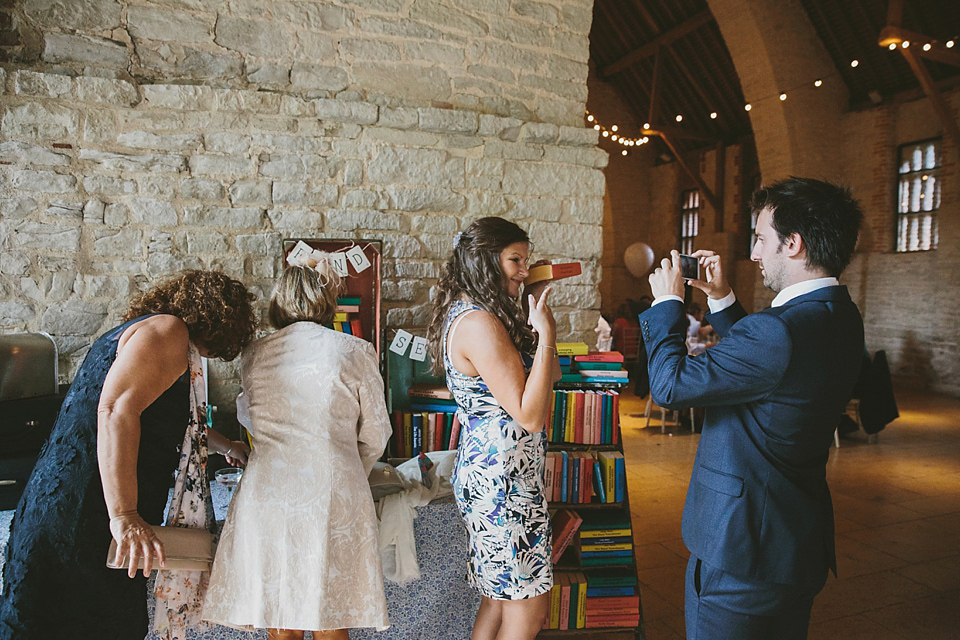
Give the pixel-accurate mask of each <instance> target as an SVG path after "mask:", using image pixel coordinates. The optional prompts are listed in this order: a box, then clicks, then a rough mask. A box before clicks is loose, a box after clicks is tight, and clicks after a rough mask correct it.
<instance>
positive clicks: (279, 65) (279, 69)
mask: <svg viewBox="0 0 960 640" xmlns="http://www.w3.org/2000/svg"><path fill="white" fill-rule="evenodd" d="M246 68H247V82H249V83H251V84H256V85H260V86H261V87H270V88H277V89H279V88H281V87H285V86H286V85H287V84H289V82H290V63H289V62H255V61H253V60H250V61H248V62H247V66H246ZM287 97H288V96H284V99H286V98H287Z"/></svg>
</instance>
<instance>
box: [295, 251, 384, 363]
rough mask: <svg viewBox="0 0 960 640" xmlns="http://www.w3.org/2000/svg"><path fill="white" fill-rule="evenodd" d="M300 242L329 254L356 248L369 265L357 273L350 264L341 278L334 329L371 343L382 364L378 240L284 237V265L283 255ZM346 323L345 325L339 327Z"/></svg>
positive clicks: (380, 264)
mask: <svg viewBox="0 0 960 640" xmlns="http://www.w3.org/2000/svg"><path fill="white" fill-rule="evenodd" d="M301 241H302V242H304V243H306V244H307V245H309V246H310V247H311V248H312V249H318V250H320V251H326V252H329V253H335V252H338V251H339V252H347V251H350V250H355V249H354V248H359V249H360V250H361V251H362V252H363V255H364V256H366V259H367V261H369V263H370V266H369V267H367V268H366V269H364V270H363V271H359V272H358V271H357V270H356V268H355V267H354V264H353V263H352V262H351V263H350V264H349V265H348V266H347V273H348V275H347V277H345V278H343V284H344V289H343V291H342V292H341V294H340V298H339V302H338V305H337V313H338V317H337V319H336V320H335V322H334V325H335V328H336V329H337V330H338V331H343V332H344V333H350V334H352V335H359V336H360V337H361V338H363V339H364V340H368V341H369V342H372V343H373V347H374V349H376V351H377V355H378V356H379V357H380V360H381V362H382V361H383V323H382V322H381V320H380V316H381V313H380V280H381V277H382V276H381V267H382V262H383V261H382V255H383V243H382V242H381V241H380V240H327V239H319V238H286V239H284V241H283V258H284V264H286V257H287V254H289V253H290V251H291V250H292V249H293V248H294V247H295V246H296V245H297V243H298V242H301ZM344 324H346V325H347V326H346V327H345V326H343V325H344Z"/></svg>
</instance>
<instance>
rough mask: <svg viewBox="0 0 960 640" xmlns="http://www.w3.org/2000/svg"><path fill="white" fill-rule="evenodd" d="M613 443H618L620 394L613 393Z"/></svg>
mask: <svg viewBox="0 0 960 640" xmlns="http://www.w3.org/2000/svg"><path fill="white" fill-rule="evenodd" d="M612 413H613V416H612V418H613V444H620V394H619V393H615V394H613V412H612Z"/></svg>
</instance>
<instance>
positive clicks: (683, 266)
mask: <svg viewBox="0 0 960 640" xmlns="http://www.w3.org/2000/svg"><path fill="white" fill-rule="evenodd" d="M680 277H682V278H683V279H684V280H699V279H700V261H699V260H697V259H696V258H694V257H693V256H687V255H684V254H682V253H681V254H680Z"/></svg>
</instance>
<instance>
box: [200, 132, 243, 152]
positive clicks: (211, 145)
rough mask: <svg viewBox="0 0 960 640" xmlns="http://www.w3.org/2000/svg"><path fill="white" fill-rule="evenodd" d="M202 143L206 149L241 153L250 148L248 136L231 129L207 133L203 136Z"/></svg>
mask: <svg viewBox="0 0 960 640" xmlns="http://www.w3.org/2000/svg"><path fill="white" fill-rule="evenodd" d="M203 145H204V147H205V148H206V150H207V151H213V152H216V153H226V154H229V155H243V154H245V153H246V152H247V151H249V150H250V136H248V135H244V134H242V133H234V132H233V131H220V132H216V133H207V134H204V136H203Z"/></svg>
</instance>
